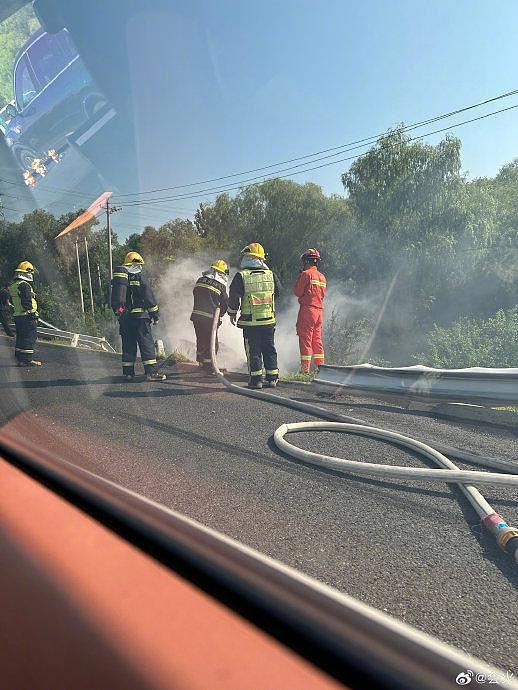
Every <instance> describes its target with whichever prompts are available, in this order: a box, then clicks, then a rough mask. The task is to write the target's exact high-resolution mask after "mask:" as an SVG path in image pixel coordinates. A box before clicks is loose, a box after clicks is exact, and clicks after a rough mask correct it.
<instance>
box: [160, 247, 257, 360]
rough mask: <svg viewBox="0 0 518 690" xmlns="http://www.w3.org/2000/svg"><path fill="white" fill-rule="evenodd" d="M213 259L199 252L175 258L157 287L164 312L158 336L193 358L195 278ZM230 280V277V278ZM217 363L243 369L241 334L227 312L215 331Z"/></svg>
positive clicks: (194, 351) (206, 268) (194, 355)
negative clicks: (218, 349) (217, 346)
mask: <svg viewBox="0 0 518 690" xmlns="http://www.w3.org/2000/svg"><path fill="white" fill-rule="evenodd" d="M212 261H213V259H212V260H211V259H208V258H207V257H205V256H203V255H202V254H196V255H195V256H191V257H187V258H184V259H179V260H178V261H175V262H174V263H173V264H171V266H169V268H168V269H167V270H166V271H165V273H164V274H163V275H162V276H161V279H160V285H159V288H158V300H159V304H160V312H161V314H162V316H163V320H162V332H161V336H162V337H163V338H164V340H165V345H166V348H167V349H168V350H180V351H181V352H183V353H184V354H186V355H187V356H188V357H189V359H191V360H193V361H196V336H195V334H194V327H193V325H192V321H191V320H190V316H191V311H192V306H193V296H192V290H193V287H194V284H195V283H196V280H197V279H198V278H199V277H200V276H201V274H202V273H203V272H204V271H207V270H208V269H209V267H210V265H211V263H212ZM229 284H230V281H229ZM218 338H219V346H220V351H219V356H218V362H219V364H220V366H223V367H226V368H227V369H230V370H232V371H246V358H245V351H244V347H243V335H242V332H241V330H240V329H238V328H236V327H235V326H232V324H231V323H230V321H229V318H228V316H224V317H223V323H222V324H221V327H220V329H219V331H218Z"/></svg>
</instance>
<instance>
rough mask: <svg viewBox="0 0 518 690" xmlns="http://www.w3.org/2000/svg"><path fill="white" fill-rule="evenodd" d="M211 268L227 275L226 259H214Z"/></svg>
mask: <svg viewBox="0 0 518 690" xmlns="http://www.w3.org/2000/svg"><path fill="white" fill-rule="evenodd" d="M211 268H214V269H216V271H219V273H224V274H225V275H226V276H228V264H227V262H226V261H223V259H218V260H217V261H215V262H214V263H213V264H212V266H211Z"/></svg>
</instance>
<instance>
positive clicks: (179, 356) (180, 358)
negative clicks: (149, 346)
mask: <svg viewBox="0 0 518 690" xmlns="http://www.w3.org/2000/svg"><path fill="white" fill-rule="evenodd" d="M171 356H172V357H174V359H175V360H176V362H178V363H180V364H181V363H183V362H191V361H192V360H191V359H189V357H187V355H186V354H185V352H182V351H181V350H176V349H175V350H173V351H172V352H166V356H165V357H163V358H162V359H166V358H167V357H171Z"/></svg>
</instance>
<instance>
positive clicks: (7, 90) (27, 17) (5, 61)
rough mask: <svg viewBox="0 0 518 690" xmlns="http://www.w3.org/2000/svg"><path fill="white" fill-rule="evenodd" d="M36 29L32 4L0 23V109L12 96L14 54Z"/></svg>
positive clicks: (37, 23)
mask: <svg viewBox="0 0 518 690" xmlns="http://www.w3.org/2000/svg"><path fill="white" fill-rule="evenodd" d="M38 27H39V22H38V20H37V19H36V16H35V15H34V12H33V9H32V3H29V4H28V5H26V6H25V7H23V8H22V9H21V10H18V12H15V13H14V14H13V15H12V16H11V17H9V18H8V19H5V20H4V21H3V22H2V23H0V107H2V106H3V105H5V103H8V102H9V101H11V100H12V99H13V96H14V94H13V65H14V59H15V56H16V53H17V52H18V50H19V49H20V48H21V47H22V45H23V44H24V43H25V41H26V40H27V39H28V38H29V36H30V35H31V34H32V33H33V32H34V31H36V30H37V29H38Z"/></svg>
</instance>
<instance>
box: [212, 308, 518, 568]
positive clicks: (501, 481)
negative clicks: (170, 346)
mask: <svg viewBox="0 0 518 690" xmlns="http://www.w3.org/2000/svg"><path fill="white" fill-rule="evenodd" d="M219 316H220V310H219V308H218V309H216V313H215V314H214V321H213V324H212V335H211V358H212V365H213V367H214V372H215V375H216V376H217V378H218V379H219V381H221V383H222V384H223V385H224V386H225V387H226V388H227V390H229V391H231V392H232V393H236V394H237V395H243V396H246V397H248V398H255V399H257V400H262V401H264V402H269V403H272V404H274V405H281V406H283V407H288V408H290V409H292V410H297V411H299V412H306V413H308V414H311V415H313V416H316V417H320V418H323V419H325V420H326V421H322V422H296V423H291V424H281V426H280V427H279V428H278V429H276V431H275V433H274V435H273V440H274V443H275V445H276V446H277V448H278V449H279V450H280V451H282V452H284V453H285V454H286V455H288V456H290V457H292V458H296V459H298V460H302V461H303V462H305V463H310V464H312V465H315V466H316V467H321V468H322V467H323V468H326V469H331V470H334V471H337V470H338V471H339V472H343V473H349V474H356V475H359V476H374V477H383V478H384V479H387V478H391V479H412V480H417V481H430V480H435V481H442V482H447V483H453V484H456V485H457V486H458V488H459V489H460V491H461V492H462V493H463V494H464V496H465V497H466V498H467V500H468V501H469V503H470V504H471V505H472V507H473V508H474V510H475V512H476V513H477V515H478V516H479V518H480V520H481V522H482V525H483V526H484V527H485V528H486V529H487V530H488V531H489V532H490V533H491V534H492V535H493V536H494V538H495V539H496V542H497V544H498V545H499V547H500V548H501V549H502V550H503V551H504V552H505V553H506V554H508V555H509V557H510V558H511V560H512V561H513V563H515V564H518V529H515V528H514V527H511V526H510V525H508V524H507V522H506V521H505V520H504V518H503V517H502V516H501V515H499V514H498V513H497V512H496V511H495V510H494V509H493V507H492V506H491V505H490V504H489V503H488V502H487V501H486V499H485V498H484V496H482V494H481V493H480V491H479V490H478V489H477V488H475V486H473V485H472V484H492V485H500V486H502V485H503V486H514V487H518V466H513V465H512V464H511V463H505V462H503V461H500V460H496V459H494V458H484V457H481V456H478V457H477V456H473V455H472V454H470V453H465V452H464V451H462V450H460V449H457V448H450V447H449V446H443V445H440V446H438V447H437V446H436V447H435V448H434V447H432V446H430V445H428V444H427V443H423V442H421V441H417V440H416V439H413V438H410V437H409V436H405V435H403V434H400V433H398V432H396V431H389V430H387V429H380V428H377V427H373V426H370V425H369V424H368V422H366V421H364V420H362V419H356V418H355V417H349V416H347V415H342V414H339V413H337V412H332V411H331V410H327V409H325V408H323V407H319V406H318V405H312V404H310V403H305V402H301V401H298V400H292V399H291V398H287V397H284V396H281V395H276V394H274V393H266V392H264V391H262V390H253V389H248V388H244V387H243V386H239V385H237V384H235V383H232V382H231V381H229V380H228V379H227V378H226V377H225V376H223V374H222V373H221V371H220V370H219V368H218V364H217V359H216V334H217V330H218V323H219ZM315 430H316V431H331V432H342V433H348V434H355V435H359V436H367V437H369V438H373V439H377V440H380V441H383V442H389V443H393V444H397V445H398V446H401V447H403V448H407V449H408V450H410V451H413V452H416V453H418V454H420V455H421V456H423V457H425V458H427V459H428V460H431V461H432V462H434V463H435V464H436V465H438V466H439V467H440V468H441V469H433V468H428V467H403V466H392V465H383V464H377V463H371V462H361V461H358V460H346V459H344V458H338V457H333V456H330V455H324V454H321V453H314V452H312V451H309V450H304V449H302V448H298V447H297V446H294V445H293V444H292V443H290V442H289V441H287V440H286V436H287V435H288V434H292V433H295V432H301V431H315ZM434 445H436V444H434ZM438 448H441V449H442V450H443V451H445V452H448V454H449V455H451V456H453V457H456V458H458V459H460V460H465V461H466V462H471V463H473V462H475V463H476V464H482V465H486V466H493V467H495V466H496V467H498V468H500V469H505V471H506V472H508V473H509V474H504V473H497V472H487V471H478V470H461V469H460V468H459V467H458V466H457V465H455V463H454V462H452V461H451V460H450V459H449V458H448V457H446V455H443V453H441V452H440V451H439V450H438Z"/></svg>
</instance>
